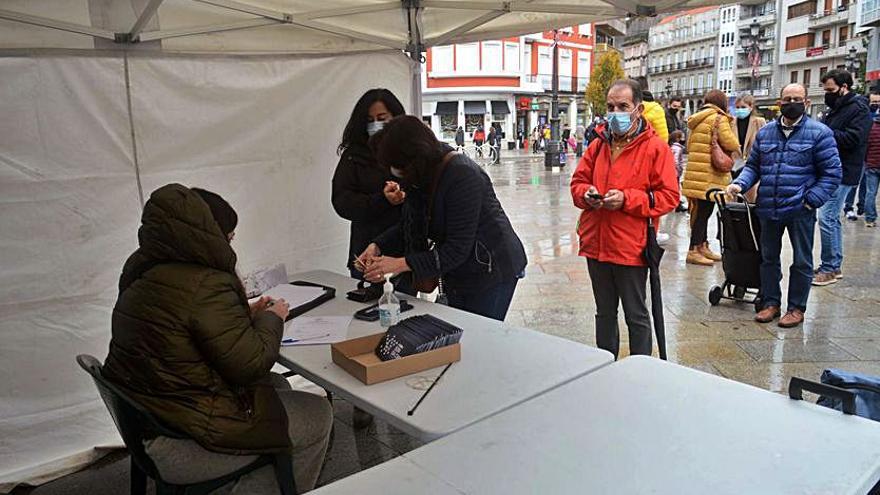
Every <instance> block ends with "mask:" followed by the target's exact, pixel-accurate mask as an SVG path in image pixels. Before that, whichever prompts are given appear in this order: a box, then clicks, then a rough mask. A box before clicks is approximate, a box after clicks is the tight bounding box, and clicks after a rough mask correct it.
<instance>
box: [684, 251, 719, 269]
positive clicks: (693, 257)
mask: <svg viewBox="0 0 880 495" xmlns="http://www.w3.org/2000/svg"><path fill="white" fill-rule="evenodd" d="M685 263H687V264H689V265H700V266H712V265H714V264H715V262H714V261H712V260H710V259H709V258H707V257H705V256H703V254H702V253H700V251H699V249H691V250H690V251H688V255H687V258H686V259H685Z"/></svg>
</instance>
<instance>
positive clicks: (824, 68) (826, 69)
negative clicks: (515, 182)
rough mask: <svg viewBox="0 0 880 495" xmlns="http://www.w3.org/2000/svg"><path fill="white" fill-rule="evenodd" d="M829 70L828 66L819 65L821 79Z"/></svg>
mask: <svg viewBox="0 0 880 495" xmlns="http://www.w3.org/2000/svg"><path fill="white" fill-rule="evenodd" d="M826 72H828V67H819V78H820V79H821V78H822V76H824V75H825V73H826Z"/></svg>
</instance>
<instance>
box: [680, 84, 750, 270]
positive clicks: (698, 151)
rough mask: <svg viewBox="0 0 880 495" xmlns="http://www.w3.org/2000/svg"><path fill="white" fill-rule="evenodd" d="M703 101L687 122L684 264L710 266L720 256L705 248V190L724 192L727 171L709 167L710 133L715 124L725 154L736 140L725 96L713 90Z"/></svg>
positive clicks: (708, 209) (708, 210) (708, 207)
mask: <svg viewBox="0 0 880 495" xmlns="http://www.w3.org/2000/svg"><path fill="white" fill-rule="evenodd" d="M703 101H704V104H703V106H702V108H700V111H699V112H697V113H695V114H693V115H691V117H690V118H689V119H688V128H689V129H690V137H689V138H688V145H687V149H688V161H687V168H686V169H685V172H684V182H683V183H682V186H681V191H682V194H683V195H684V196H685V197H686V198H688V205H689V207H690V215H691V218H690V224H691V244H690V250H689V251H688V255H687V262H688V263H690V264H695V265H704V266H711V265H712V264H713V263H714V262H716V261H721V256H719V255H718V254H716V253H713V252H712V251H711V250H710V249H709V243H708V236H707V232H706V231H707V229H708V226H709V220H710V219H711V218H712V211H713V210H714V208H715V203H714V202H712V201H707V200H706V191H708V190H709V189H713V188H719V189H724V188H726V187H727V185H728V184H730V173H729V172H719V171H718V170H715V168H713V167H712V157H711V147H712V132H713V131H714V129H715V126H716V122H717V125H718V144H719V145H720V146H721V149H722V150H724V152H725V153H727V154H730V155H733V154H734V153H739V138H738V137H737V133H736V132H734V130H733V127H732V123H733V117H732V116H731V115H730V114H728V113H727V104H728V102H727V95H726V94H724V92H723V91H720V90H717V89H713V90H711V91H709V92H708V93H706V96H705V98H703ZM719 116H720V117H721V118H720V120H719V119H718V117H719Z"/></svg>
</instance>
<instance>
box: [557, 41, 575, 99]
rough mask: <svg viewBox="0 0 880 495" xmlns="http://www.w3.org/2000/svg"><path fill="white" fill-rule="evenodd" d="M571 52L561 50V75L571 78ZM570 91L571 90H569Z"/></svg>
mask: <svg viewBox="0 0 880 495" xmlns="http://www.w3.org/2000/svg"><path fill="white" fill-rule="evenodd" d="M571 69H572V63H571V50H566V49H560V50H559V75H560V76H568V77H571ZM569 91H570V90H569Z"/></svg>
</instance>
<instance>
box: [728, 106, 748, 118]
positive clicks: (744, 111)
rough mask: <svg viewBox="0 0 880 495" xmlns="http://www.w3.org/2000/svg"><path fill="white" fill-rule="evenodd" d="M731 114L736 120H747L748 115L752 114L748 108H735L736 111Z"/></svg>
mask: <svg viewBox="0 0 880 495" xmlns="http://www.w3.org/2000/svg"><path fill="white" fill-rule="evenodd" d="M733 113H734V114H735V115H736V118H738V119H747V118H749V115H751V114H752V111H751V110H750V109H748V108H737V109H736V110H734V111H733Z"/></svg>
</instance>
